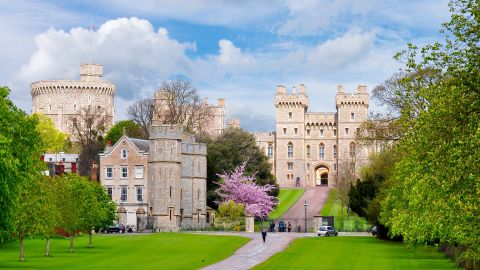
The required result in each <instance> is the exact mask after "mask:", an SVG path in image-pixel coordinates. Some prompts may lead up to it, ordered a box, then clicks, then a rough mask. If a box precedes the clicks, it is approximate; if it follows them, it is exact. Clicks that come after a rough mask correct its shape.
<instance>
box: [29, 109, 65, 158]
mask: <svg viewBox="0 0 480 270" xmlns="http://www.w3.org/2000/svg"><path fill="white" fill-rule="evenodd" d="M33 115H34V117H36V118H37V119H38V124H37V131H38V133H39V134H40V138H41V140H42V145H43V151H44V152H46V153H59V152H61V151H65V149H66V148H67V141H68V135H67V134H65V133H63V132H61V131H60V130H58V129H57V128H56V127H55V124H54V123H53V121H52V119H51V118H50V117H48V116H47V115H45V114H42V113H35V114H33Z"/></svg>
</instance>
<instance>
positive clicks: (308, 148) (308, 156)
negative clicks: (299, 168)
mask: <svg viewBox="0 0 480 270" xmlns="http://www.w3.org/2000/svg"><path fill="white" fill-rule="evenodd" d="M307 158H310V145H307Z"/></svg>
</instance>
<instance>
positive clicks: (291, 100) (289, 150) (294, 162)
mask: <svg viewBox="0 0 480 270" xmlns="http://www.w3.org/2000/svg"><path fill="white" fill-rule="evenodd" d="M335 99H336V108H337V110H336V112H309V111H308V104H309V99H308V95H307V91H306V87H305V86H304V85H303V84H301V85H300V89H299V93H298V94H297V92H296V88H295V87H293V91H292V93H291V94H287V93H286V90H285V87H284V86H282V85H280V86H278V87H277V93H276V95H275V108H276V131H275V132H267V133H255V134H254V135H255V137H256V141H257V144H258V145H259V146H260V147H262V148H263V149H264V151H265V154H266V155H267V156H268V157H269V160H270V163H272V165H273V166H272V169H273V173H274V174H275V176H276V178H277V182H278V183H279V185H280V186H282V187H292V186H306V187H308V186H315V185H332V184H334V183H335V181H334V180H336V178H337V176H338V174H339V171H340V170H352V171H354V172H355V173H357V174H358V169H359V168H360V166H361V165H363V164H365V163H366V162H367V158H368V154H369V151H370V149H369V148H367V147H365V146H362V145H360V144H358V143H357V142H355V134H356V132H357V131H358V128H359V126H360V124H361V123H362V122H363V121H364V120H365V119H367V115H368V101H369V97H368V93H367V90H366V86H358V88H357V91H356V92H355V93H346V92H345V91H344V88H343V86H342V85H340V86H338V92H337V95H336V98H335Z"/></svg>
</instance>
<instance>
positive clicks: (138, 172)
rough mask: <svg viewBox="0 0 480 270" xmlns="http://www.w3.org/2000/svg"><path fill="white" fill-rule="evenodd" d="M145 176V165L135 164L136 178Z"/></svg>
mask: <svg viewBox="0 0 480 270" xmlns="http://www.w3.org/2000/svg"><path fill="white" fill-rule="evenodd" d="M142 178H143V166H135V179H142Z"/></svg>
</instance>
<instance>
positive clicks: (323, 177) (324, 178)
mask: <svg viewBox="0 0 480 270" xmlns="http://www.w3.org/2000/svg"><path fill="white" fill-rule="evenodd" d="M328 172H329V170H328V167H327V166H325V165H320V166H318V167H316V168H315V185H317V186H324V185H327V186H328Z"/></svg>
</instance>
